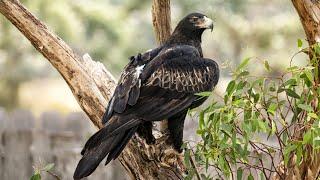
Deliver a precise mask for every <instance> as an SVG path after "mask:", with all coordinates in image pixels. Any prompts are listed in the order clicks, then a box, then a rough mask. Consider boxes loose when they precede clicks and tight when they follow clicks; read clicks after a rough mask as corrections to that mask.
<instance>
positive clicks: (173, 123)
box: [168, 111, 187, 153]
mask: <svg viewBox="0 0 320 180" xmlns="http://www.w3.org/2000/svg"><path fill="white" fill-rule="evenodd" d="M186 115H187V111H183V112H181V113H178V114H176V115H174V116H172V117H170V118H169V119H168V129H169V132H170V139H171V140H172V143H173V147H174V149H175V150H177V151H178V152H179V153H181V152H182V149H181V146H182V144H183V126H184V119H185V118H186Z"/></svg>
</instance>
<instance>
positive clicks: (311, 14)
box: [273, 0, 320, 180]
mask: <svg viewBox="0 0 320 180" xmlns="http://www.w3.org/2000/svg"><path fill="white" fill-rule="evenodd" d="M292 4H293V6H294V7H295V9H296V11H297V13H298V15H299V17H300V21H301V23H302V26H303V28H304V31H305V34H306V38H307V41H308V43H309V47H310V48H309V57H310V59H312V58H313V56H314V54H315V52H313V50H314V49H313V45H314V44H316V43H320V3H319V0H292ZM316 56H317V57H316V58H319V54H316ZM318 62H319V60H318ZM316 68H318V69H319V67H316ZM315 83H316V84H319V77H315ZM311 105H312V106H313V108H314V109H318V97H315V99H314V103H312V104H311ZM310 123H311V122H310ZM305 131H306V129H305V128H304V129H301V128H300V129H298V128H296V129H295V138H296V139H297V140H301V139H302V136H303V134H304V132H305ZM305 149H306V157H305V158H304V159H303V161H302V163H301V164H297V157H296V155H295V154H291V158H290V160H289V163H288V168H287V169H286V170H285V169H284V168H283V163H282V164H281V165H279V169H280V170H283V171H282V172H283V173H282V174H281V176H282V177H280V176H279V175H275V176H274V178H273V179H288V180H289V179H290V180H291V179H304V180H314V179H317V178H319V173H320V154H319V151H315V152H313V151H312V147H310V146H309V147H305Z"/></svg>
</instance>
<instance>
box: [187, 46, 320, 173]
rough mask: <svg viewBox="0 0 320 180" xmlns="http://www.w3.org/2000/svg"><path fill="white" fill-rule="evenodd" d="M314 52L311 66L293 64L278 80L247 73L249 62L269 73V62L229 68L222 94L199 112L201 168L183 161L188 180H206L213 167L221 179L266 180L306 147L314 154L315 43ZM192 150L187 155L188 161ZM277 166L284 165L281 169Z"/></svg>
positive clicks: (318, 141)
mask: <svg viewBox="0 0 320 180" xmlns="http://www.w3.org/2000/svg"><path fill="white" fill-rule="evenodd" d="M301 46H302V41H301V40H298V47H299V48H301ZM314 49H315V52H316V53H315V54H314V56H313V57H314V58H313V60H312V62H311V64H310V65H307V66H304V67H297V66H291V67H289V68H287V69H286V70H285V72H283V73H282V74H281V75H279V76H271V77H268V76H254V75H251V74H250V72H249V71H248V65H250V64H252V65H254V66H264V67H265V68H264V69H265V73H264V74H269V73H268V72H270V71H273V69H272V68H271V67H270V65H269V63H268V61H264V62H261V61H259V62H256V61H255V60H253V59H251V58H247V59H244V60H243V61H242V63H241V64H240V65H239V66H238V67H237V68H232V70H231V72H232V80H231V81H230V82H229V84H228V86H227V88H226V90H225V93H224V96H223V97H222V98H221V99H218V98H215V100H214V101H213V102H212V103H211V104H210V105H208V106H207V107H206V108H205V109H204V110H202V111H201V112H200V113H199V128H198V130H197V134H198V135H200V136H201V138H202V140H201V142H199V143H198V144H197V146H196V148H195V150H194V151H195V152H194V155H195V157H194V158H195V161H196V162H197V164H198V166H200V168H199V167H196V166H191V165H192V164H191V163H186V164H187V166H188V167H189V168H190V171H189V172H190V173H189V174H188V176H187V178H191V177H193V176H194V175H198V176H202V178H203V179H210V178H211V177H210V176H208V175H210V174H211V175H212V169H215V170H216V175H218V176H220V177H221V178H223V177H230V178H232V179H234V178H235V177H237V178H238V179H242V176H245V177H246V178H247V179H253V177H260V178H261V179H269V178H270V177H271V176H272V175H273V174H274V173H280V172H279V171H280V170H281V171H284V172H286V168H287V167H288V166H289V165H290V163H297V164H300V163H301V162H302V160H303V159H304V157H305V155H306V153H308V152H309V150H310V149H312V151H313V153H316V151H317V150H318V149H319V148H320V121H319V110H318V109H317V107H318V94H319V91H320V89H319V88H318V87H317V86H316V85H315V84H316V83H315V81H317V78H315V77H318V72H317V70H316V68H314V67H317V66H318V62H317V58H316V54H317V51H319V50H320V48H319V46H318V45H317V46H315V47H314ZM319 52H320V51H319ZM210 94H211V93H209V94H208V93H206V94H202V95H203V96H207V95H210ZM307 127H308V128H307ZM309 127H311V128H309ZM301 137H302V138H301ZM191 152H192V150H190V149H189V150H186V151H185V155H186V159H187V160H186V161H187V162H190V160H191V159H190V158H191V156H192V154H191ZM291 156H296V158H294V159H295V162H289V161H288V160H289V159H290V157H291ZM279 162H284V163H283V164H282V169H279V167H278V164H279ZM203 170H207V171H203ZM209 170H210V171H209ZM200 172H206V173H203V174H201V173H200ZM199 174H200V175H199ZM244 174H246V175H244Z"/></svg>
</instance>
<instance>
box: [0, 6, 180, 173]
mask: <svg viewBox="0 0 320 180" xmlns="http://www.w3.org/2000/svg"><path fill="white" fill-rule="evenodd" d="M159 2H160V1H159ZM160 4H161V3H160ZM154 7H157V6H156V5H155V6H154ZM160 12H161V11H160ZM0 13H1V14H3V15H4V16H5V17H6V18H7V19H8V20H9V21H10V22H11V23H12V24H13V25H14V26H16V27H17V28H18V29H19V30H20V31H21V33H22V34H23V35H24V36H25V37H26V38H28V39H29V41H30V42H31V43H32V45H33V46H34V47H35V48H36V49H37V50H38V51H39V52H40V53H41V54H42V55H43V56H44V57H46V58H47V59H48V61H49V62H50V63H51V64H52V65H53V66H54V67H55V68H56V69H57V71H59V73H60V74H61V76H62V77H63V78H64V79H65V81H66V82H67V83H68V85H69V87H70V89H71V90H72V92H73V94H74V96H75V98H76V99H77V101H78V103H79V105H80V106H81V108H82V109H83V111H84V112H86V114H87V115H88V117H89V118H90V120H91V121H92V122H93V123H94V125H95V126H97V127H98V128H101V127H102V126H103V125H102V124H101V117H102V115H103V113H104V111H105V107H106V105H107V102H108V100H109V98H110V96H111V94H112V92H113V90H114V87H115V79H114V78H113V76H112V75H111V74H110V73H109V71H107V70H106V68H105V67H104V66H103V64H101V63H99V62H95V61H92V59H91V58H90V56H89V55H85V56H83V57H81V56H79V55H77V54H75V53H74V51H72V49H71V48H70V47H69V46H68V45H67V44H66V43H65V42H64V41H63V40H62V39H61V38H59V37H58V36H57V35H55V34H54V33H52V32H50V31H49V30H48V28H47V27H46V26H45V25H44V24H43V23H42V22H40V21H39V20H38V19H37V18H36V17H34V16H33V15H32V14H31V13H30V12H29V11H28V10H27V9H26V8H25V7H23V6H22V5H21V4H20V2H19V1H18V0H0ZM169 17H170V16H169ZM169 19H170V18H169ZM169 19H168V20H169ZM155 28H156V29H161V28H162V27H161V26H157V27H155ZM156 31H159V30H156ZM159 32H160V31H159ZM165 36H167V35H160V36H159V39H160V40H161V39H163V37H165ZM158 137H159V138H158V139H157V142H156V144H155V145H153V146H148V145H147V144H146V143H145V142H144V141H143V140H142V139H140V138H139V137H136V136H135V137H134V138H132V140H131V141H130V142H129V144H128V145H127V147H126V148H125V150H124V151H123V152H122V154H121V155H120V157H119V160H120V162H121V164H122V165H123V166H124V168H125V169H126V170H127V172H128V174H129V175H130V176H131V177H132V179H182V178H183V177H182V173H183V170H184V166H183V163H182V161H181V157H179V155H178V154H176V152H175V151H174V150H173V149H172V148H171V147H170V146H168V145H167V144H166V143H165V142H166V139H167V137H166V136H163V135H162V134H161V133H158ZM30 166H31V165H30Z"/></svg>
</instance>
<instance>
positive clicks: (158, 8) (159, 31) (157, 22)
mask: <svg viewBox="0 0 320 180" xmlns="http://www.w3.org/2000/svg"><path fill="white" fill-rule="evenodd" d="M152 23H153V28H154V32H155V35H156V39H157V42H158V43H159V44H162V43H164V42H165V41H166V40H167V39H168V38H169V36H170V34H171V14H170V0H153V4H152Z"/></svg>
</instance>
